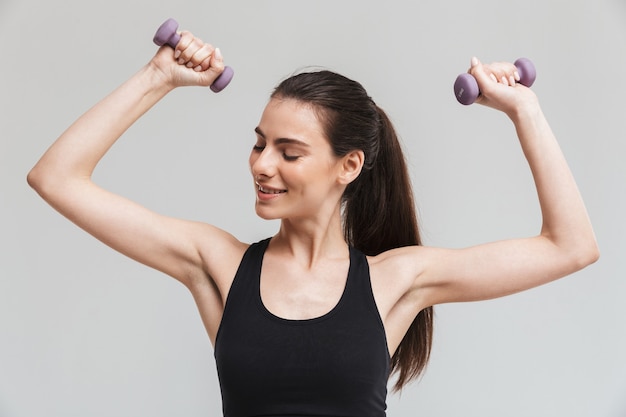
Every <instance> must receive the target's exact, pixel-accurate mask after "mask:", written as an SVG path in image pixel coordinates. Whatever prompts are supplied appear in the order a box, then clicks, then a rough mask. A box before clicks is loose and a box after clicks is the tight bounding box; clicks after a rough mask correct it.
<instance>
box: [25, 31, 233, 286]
mask: <svg viewBox="0 0 626 417" xmlns="http://www.w3.org/2000/svg"><path fill="white" fill-rule="evenodd" d="M223 68H224V65H223V62H222V57H221V54H220V52H219V50H215V49H214V48H213V47H212V46H211V45H208V44H205V43H203V42H202V41H201V40H199V39H197V38H195V37H193V35H191V34H190V33H188V32H184V33H183V34H182V37H181V41H180V42H179V44H178V47H177V49H176V52H174V51H172V50H171V49H170V48H167V47H163V48H161V49H160V50H159V51H158V52H157V54H156V55H155V57H154V58H153V59H152V60H151V61H150V62H149V63H148V64H147V65H146V66H145V67H143V68H142V69H141V70H140V71H139V72H137V73H136V74H135V75H134V76H132V77H131V78H130V79H129V80H128V81H126V82H125V83H124V84H122V85H121V86H120V87H118V88H117V89H116V90H115V91H113V92H112V93H111V94H110V95H108V96H107V97H106V98H104V99H103V100H102V101H100V102H99V103H98V104H96V105H95V106H94V107H93V108H91V109H90V110H88V111H87V112H86V113H85V114H84V115H82V116H81V117H80V118H79V119H78V120H76V122H74V124H72V125H71V126H70V127H69V128H68V129H67V130H66V131H65V132H64V133H63V134H62V135H61V136H60V137H59V138H58V139H57V140H56V141H55V142H54V143H53V145H52V146H51V147H50V148H49V149H48V150H47V151H46V153H45V154H44V155H43V156H42V157H41V159H40V160H39V161H38V162H37V164H36V165H35V166H34V167H33V169H32V170H31V171H30V173H29V174H28V183H29V184H30V185H31V186H32V187H33V188H34V189H35V190H36V191H37V192H38V193H39V194H40V195H41V196H42V197H43V198H44V199H45V200H46V201H47V202H48V203H49V204H50V205H51V206H53V207H54V208H55V209H56V210H58V211H59V212H60V213H61V214H63V215H64V216H65V217H67V218H68V219H69V220H71V221H72V222H74V223H76V224H77V225H78V226H79V227H81V228H83V229H84V230H86V231H87V232H89V233H90V234H92V235H93V236H95V237H96V238H98V239H99V240H101V241H102V242H104V243H106V244H107V245H109V246H111V247H112V248H114V249H116V250H118V251H119V252H121V253H123V254H125V255H127V256H129V257H131V258H133V259H136V260H138V261H140V262H142V263H144V264H146V265H148V266H151V267H153V268H155V269H158V270H160V271H163V272H165V273H166V274H169V275H171V276H173V277H175V278H176V279H178V280H180V281H181V282H183V283H184V284H185V285H188V286H189V285H190V284H191V283H192V279H193V277H200V276H202V275H203V274H204V276H205V277H206V275H210V274H212V273H213V272H215V273H216V274H219V271H211V270H210V269H211V267H210V265H209V266H207V262H206V256H207V253H206V251H204V250H203V248H210V247H213V248H224V247H226V246H228V245H229V244H230V245H233V246H237V245H238V242H237V241H235V239H234V238H232V236H230V235H228V234H227V233H225V232H222V231H220V230H218V229H217V228H214V227H211V226H209V225H204V224H199V223H195V222H189V221H183V220H178V219H173V218H169V217H165V216H161V215H158V214H156V213H154V212H152V211H150V210H147V209H146V208H144V207H141V206H140V205H138V204H136V203H134V202H132V201H130V200H127V199H126V198H123V197H121V196H118V195H115V194H113V193H111V192H108V191H106V190H104V189H102V188H100V187H98V186H97V185H96V184H94V183H93V182H92V180H91V175H92V172H93V170H94V168H95V167H96V165H97V164H98V162H99V161H100V159H101V158H102V157H103V156H104V154H105V153H106V152H107V151H108V150H109V148H110V147H111V146H112V145H113V144H114V143H115V142H116V141H117V139H118V138H119V137H120V136H121V135H122V134H123V133H124V132H125V131H126V130H127V129H128V128H129V127H130V126H131V125H132V124H133V123H134V122H135V121H137V120H138V119H139V118H140V117H141V116H142V115H143V114H144V113H145V112H146V111H148V110H149V109H150V108H151V107H152V106H154V105H155V104H156V103H157V102H158V101H159V100H160V99H161V98H163V97H164V96H165V95H166V94H167V93H168V92H170V91H171V90H172V89H174V88H176V87H180V86H193V85H197V86H209V85H211V83H212V82H213V81H214V80H215V79H216V78H217V77H218V76H219V75H220V73H221V72H222V70H223ZM214 243H219V244H215V245H214ZM215 250H219V249H215Z"/></svg>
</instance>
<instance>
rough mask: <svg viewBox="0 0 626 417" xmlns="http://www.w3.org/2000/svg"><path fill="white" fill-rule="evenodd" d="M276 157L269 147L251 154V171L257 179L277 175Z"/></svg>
mask: <svg viewBox="0 0 626 417" xmlns="http://www.w3.org/2000/svg"><path fill="white" fill-rule="evenodd" d="M275 162H276V161H275V158H274V155H272V152H271V150H270V149H268V148H267V147H266V148H264V149H262V150H258V151H257V150H253V151H252V153H251V154H250V171H251V172H252V176H253V177H254V178H255V179H256V178H271V177H273V176H274V174H275V173H276V163H275Z"/></svg>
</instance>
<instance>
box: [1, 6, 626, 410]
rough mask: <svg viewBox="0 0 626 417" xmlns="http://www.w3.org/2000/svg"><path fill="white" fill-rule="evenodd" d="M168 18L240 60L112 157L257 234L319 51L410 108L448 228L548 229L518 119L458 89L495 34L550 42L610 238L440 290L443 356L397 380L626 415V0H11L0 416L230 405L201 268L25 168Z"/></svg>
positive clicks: (424, 218)
mask: <svg viewBox="0 0 626 417" xmlns="http://www.w3.org/2000/svg"><path fill="white" fill-rule="evenodd" d="M170 16H171V17H175V18H176V19H177V20H178V21H179V22H181V25H182V26H183V27H185V28H189V29H190V30H192V31H193V32H195V33H196V34H198V35H199V36H200V37H202V38H203V39H205V40H208V41H211V42H212V43H214V44H216V45H218V46H220V47H221V48H222V51H223V53H224V55H225V57H226V60H227V61H228V63H229V64H230V65H232V66H233V67H234V68H235V70H236V78H235V80H234V81H233V83H232V85H231V86H229V87H228V89H227V90H225V91H224V92H222V93H221V94H219V95H215V94H213V93H211V92H209V91H208V90H206V91H205V90H203V89H199V88H189V89H182V90H178V91H175V92H174V93H173V94H171V95H170V96H168V97H167V98H166V99H165V100H164V101H162V102H161V103H159V104H158V105H157V107H156V108H154V109H153V111H151V112H150V113H149V114H148V115H147V116H146V117H145V118H143V119H142V120H141V121H140V122H139V123H137V124H136V125H135V126H134V127H133V128H132V129H130V131H129V132H128V133H127V134H126V136H125V137H124V138H123V139H122V140H121V141H120V142H118V144H116V146H115V147H114V148H113V149H112V150H111V152H110V154H108V155H107V156H106V157H105V159H104V160H103V162H102V164H101V166H100V167H99V168H98V170H97V172H96V174H95V179H96V180H97V181H98V182H99V183H101V184H102V185H104V186H105V187H107V188H109V189H111V190H114V191H116V192H118V193H121V194H124V195H126V196H129V197H131V198H132V199H134V200H136V201H138V202H140V203H142V204H144V205H146V206H148V207H150V208H152V209H154V210H156V211H159V212H161V213H165V214H169V215H173V216H179V217H184V218H189V219H197V220H203V221H207V222H212V223H214V224H216V225H218V226H220V227H223V228H225V229H227V230H229V231H231V232H233V233H234V234H235V235H236V236H237V237H239V238H240V239H241V240H244V241H249V242H251V241H255V240H258V239H261V238H263V237H265V236H268V235H270V234H272V233H273V232H274V231H275V230H276V227H277V224H276V223H275V222H264V221H262V220H260V219H258V218H257V217H256V216H255V214H254V211H253V201H254V195H253V193H252V190H251V187H250V178H249V173H248V167H247V156H248V152H249V149H250V147H251V146H252V144H253V141H254V134H253V128H254V127H255V126H256V123H257V122H258V119H259V116H260V113H261V111H262V109H263V106H264V104H265V102H266V100H267V96H268V94H269V92H270V91H271V89H272V87H273V86H274V85H275V84H276V83H277V82H278V81H279V80H280V79H282V78H283V77H285V76H287V75H289V74H290V73H291V72H293V71H294V70H296V69H298V68H301V67H304V66H310V65H315V66H322V67H325V68H330V69H333V70H336V71H339V72H341V73H343V74H345V75H347V76H350V77H353V78H355V79H357V80H359V81H360V82H362V83H363V84H364V85H365V87H366V88H367V89H368V90H369V92H370V94H371V95H372V96H373V97H374V99H375V100H376V101H377V103H378V104H379V105H381V106H382V107H383V108H385V109H386V110H387V111H388V113H389V114H390V115H391V117H392V119H393V120H394V122H395V123H396V126H397V128H398V131H399V133H400V135H401V136H402V139H403V143H404V145H405V148H406V152H407V156H408V157H409V159H410V169H411V175H412V178H413V181H414V186H415V194H416V200H417V205H418V208H419V213H420V217H421V224H422V230H423V234H424V240H425V243H426V244H429V245H439V246H449V247H460V246H466V245H471V244H476V243H482V242H485V241H491V240H495V239H501V238H506V237H515V236H526V235H530V234H534V233H536V232H537V231H538V228H539V226H540V220H539V211H538V207H537V203H536V199H535V195H534V189H533V185H532V181H531V178H530V174H529V172H528V169H527V166H526V164H525V161H524V159H523V157H522V154H521V151H520V149H519V146H518V144H517V141H516V138H515V136H514V132H513V129H512V126H511V124H510V122H509V121H508V120H507V119H506V117H504V116H503V115H502V114H499V113H496V112H494V111H492V110H489V109H486V108H481V107H478V106H472V107H463V106H461V105H459V104H457V103H456V101H455V100H454V97H453V95H452V91H451V90H452V88H451V85H452V82H453V80H454V78H455V77H456V76H457V75H458V73H460V72H464V71H465V70H466V69H467V67H468V65H469V60H470V58H471V56H473V55H477V56H478V57H480V58H481V59H482V60H483V61H493V60H515V59H516V58H518V57H520V56H527V57H529V58H532V60H533V61H534V62H535V64H536V66H537V68H538V74H539V75H538V79H537V82H536V84H535V86H534V87H533V88H534V89H535V91H536V92H537V93H538V95H539V96H540V98H541V100H542V105H543V108H544V112H545V113H546V115H547V116H548V119H549V120H550V122H551V124H552V127H553V129H554V131H555V132H556V134H557V136H558V137H559V139H560V142H561V144H562V147H563V150H564V152H565V154H566V156H567V157H568V159H569V161H570V163H571V168H572V170H573V172H574V174H575V176H576V177H577V179H578V181H579V185H580V188H581V191H582V193H583V195H584V197H585V199H586V202H587V205H588V209H589V213H590V216H591V218H592V220H593V223H594V225H595V230H596V233H597V237H598V240H599V243H600V247H601V250H602V258H601V259H600V261H599V262H598V263H596V264H594V265H593V266H591V267H589V268H588V269H585V270H583V271H581V272H579V273H576V274H574V275H572V276H570V277H569V278H566V279H564V280H560V281H557V282H555V283H552V284H549V285H546V286H543V287H540V288H537V289H533V290H531V291H528V292H526V293H522V294H518V295H514V296H510V297H506V298H504V299H499V300H493V301H488V302H482V303H471V304H454V305H444V306H440V307H438V308H437V317H436V334H435V344H434V351H433V355H432V361H431V363H430V366H429V368H428V370H427V372H426V374H425V376H424V377H423V379H422V380H421V381H420V382H418V383H414V384H413V385H411V386H410V387H408V388H406V389H405V390H404V392H403V393H402V395H394V396H391V397H390V398H389V415H390V416H429V417H435V416H445V417H450V416H464V417H471V416H481V417H484V416H535V417H541V416H569V417H582V416H594V417H624V416H625V415H626V360H625V353H624V352H626V329H625V324H626V319H625V317H626V303H624V302H623V298H624V295H625V291H624V290H625V289H626V283H625V280H624V278H625V277H626V273H625V272H626V260H625V258H626V256H625V255H626V253H625V249H626V244H625V243H624V236H625V235H626V227H625V221H624V213H626V202H625V200H626V196H625V185H624V183H625V179H626V168H625V167H624V163H623V162H622V161H623V158H624V153H625V151H626V146H625V145H624V139H625V137H624V127H623V124H624V115H625V112H624V110H625V107H626V106H625V105H624V99H625V98H626V87H625V83H624V73H625V71H624V69H625V68H626V46H625V45H626V37H625V35H626V3H625V2H624V0H598V1H591V0H589V1H580V0H576V1H571V0H568V1H565V0H563V1H545V0H528V1H524V2H507V1H495V0H479V1H473V2H471V1H456V2H450V1H434V0H430V1H428V0H425V1H419V2H417V1H415V2H408V1H401V2H400V1H387V2H384V3H383V2H374V1H370V0H367V1H363V0H360V1H356V0H350V1H341V0H332V1H328V0H322V1H319V0H318V1H309V2H300V1H250V2H238V1H228V2H227V1H222V2H209V1H199V0H193V1H192V0H186V1H182V0H181V1H170V2H164V1H159V2H155V1H154V0H141V1H132V0H125V1H119V0H109V1H106V2H104V1H102V2H89V1H84V0H81V1H78V0H67V1H64V2H54V1H48V0H2V2H0V39H2V42H3V48H2V51H3V52H2V58H1V60H2V65H1V66H0V72H1V77H0V83H1V90H0V132H1V134H0V416H2V417H35V416H50V417H52V416H54V417H56V416H59V417H60V416H62V417H73V416H76V417H79V416H80V417H85V416H91V417H96V416H107V417H110V416H140V417H141V416H151V417H157V416H188V417H191V416H213V415H218V414H219V413H220V410H221V403H220V394H219V387H218V383H217V378H216V374H215V367H214V363H213V356H212V348H211V346H210V343H209V340H208V337H207V336H206V334H205V332H204V329H203V327H202V325H201V322H200V319H199V317H198V314H197V312H196V310H195V306H194V303H193V301H192V299H191V297H190V296H189V294H188V293H187V292H186V290H185V289H184V288H183V287H182V286H181V285H180V284H178V283H177V282H175V281H174V280H172V279H169V278H167V277H166V276H164V275H163V274H160V273H158V272H155V271H153V270H150V269H148V268H146V267H144V266H142V265H139V264H136V263H134V262H132V261H130V260H128V259H126V258H124V257H123V256H120V255H119V254H117V253H115V252H113V251H112V250H110V249H109V248H107V247H105V246H104V245H102V244H100V243H99V242H97V241H96V240H94V239H93V238H91V237H90V236H88V235H87V234H86V233H84V232H83V231H81V230H79V229H78V228H76V227H75V226H74V225H73V224H71V223H69V222H68V221H67V220H65V219H64V218H62V217H61V216H59V215H58V214H57V213H56V212H54V211H53V210H52V209H50V208H49V207H48V206H47V205H46V204H45V203H44V202H43V201H42V200H40V199H39V198H38V197H37V196H36V194H35V193H34V192H33V191H31V190H30V189H29V188H28V186H27V184H26V181H25V176H26V173H27V172H28V170H29V169H30V167H31V166H32V165H33V164H34V163H35V162H36V160H37V159H38V158H39V156H40V155H41V154H42V153H43V152H44V150H45V149H46V148H47V147H48V146H49V145H50V144H51V143H52V141H53V140H54V139H55V138H56V137H57V136H58V135H59V134H60V133H61V132H62V131H63V130H64V129H65V128H66V127H67V126H68V125H69V124H70V123H71V122H72V121H73V120H74V119H75V118H76V117H78V116H79V115H80V114H81V113H82V112H84V111H85V110H86V109H87V108H88V107H90V106H91V105H92V104H94V103H95V102H96V101H97V100H99V99H100V98H102V97H103V96H104V95H105V94H107V93H108V92H109V91H111V90H112V89H113V88H114V87H116V86H117V85H118V84H120V83H121V82H123V81H124V80H125V79H126V78H128V77H129V76H130V75H132V74H133V73H134V72H135V71H136V70H138V69H139V68H140V67H141V66H142V65H143V64H144V63H145V62H147V61H148V60H149V58H150V57H151V56H152V54H153V53H154V50H155V48H154V46H153V45H152V44H151V38H152V35H153V34H154V31H155V29H156V27H158V25H159V24H160V23H161V22H162V21H163V20H165V18H167V17H170Z"/></svg>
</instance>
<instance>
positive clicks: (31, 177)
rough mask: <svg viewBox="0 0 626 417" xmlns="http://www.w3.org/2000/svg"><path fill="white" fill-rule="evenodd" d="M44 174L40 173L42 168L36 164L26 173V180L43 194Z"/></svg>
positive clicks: (31, 186)
mask: <svg viewBox="0 0 626 417" xmlns="http://www.w3.org/2000/svg"><path fill="white" fill-rule="evenodd" d="M43 177H44V176H43V175H42V174H41V173H40V170H39V169H38V168H37V166H36V165H35V167H34V168H32V169H31V170H30V171H29V172H28V174H27V175H26V182H27V183H28V185H29V186H30V188H32V189H33V190H35V191H37V193H39V194H41V191H40V190H41V189H42V187H43Z"/></svg>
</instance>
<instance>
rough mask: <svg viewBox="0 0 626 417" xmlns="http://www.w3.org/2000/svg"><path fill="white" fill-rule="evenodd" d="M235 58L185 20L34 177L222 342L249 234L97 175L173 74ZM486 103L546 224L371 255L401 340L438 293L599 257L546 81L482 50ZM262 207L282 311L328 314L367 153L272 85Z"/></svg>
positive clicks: (210, 70) (510, 283)
mask: <svg viewBox="0 0 626 417" xmlns="http://www.w3.org/2000/svg"><path fill="white" fill-rule="evenodd" d="M223 68H224V64H223V60H222V56H221V53H220V51H219V50H217V49H215V48H213V46H211V45H209V44H206V43H204V42H203V41H202V40H200V39H197V38H195V37H194V36H193V35H192V34H191V33H189V32H182V33H181V41H180V42H179V44H178V46H177V48H176V50H175V51H174V52H172V50H171V49H169V48H161V49H160V50H159V51H158V53H157V54H156V55H155V57H154V58H153V59H152V60H151V61H150V62H149V63H148V64H147V65H146V66H145V67H144V68H142V69H141V70H140V71H139V72H137V73H136V74H135V75H134V76H132V77H131V78H130V79H129V80H128V81H126V82H125V83H124V84H122V85H121V86H120V87H118V88H117V89H116V90H115V91H114V92H112V93H111V94H110V95H109V96H107V97H106V98H104V99H103V100H102V101H100V102H99V103H97V104H96V105H95V106H94V107H93V108H91V109H90V110H88V111H87V112H86V113H85V114H84V115H83V116H81V117H80V118H79V119H78V120H77V121H76V122H75V123H74V124H72V125H71V126H70V127H69V128H68V129H67V130H66V131H65V132H64V133H63V134H62V135H61V136H60V137H59V138H58V139H57V140H56V141H55V142H54V143H53V145H52V146H51V147H50V148H49V149H48V151H47V152H46V153H45V154H44V155H43V156H42V158H41V159H40V160H39V162H38V163H37V164H36V165H35V167H33V169H32V170H31V172H30V173H29V175H28V182H29V184H30V185H31V186H32V187H33V188H34V189H35V190H36V191H37V192H38V193H39V194H40V195H41V196H42V197H43V198H44V199H45V200H46V201H47V202H48V203H49V204H50V205H51V206H53V207H54V208H55V209H56V210H58V211H59V212H60V213H61V214H63V215H64V216H65V217H67V218H68V219H70V220H71V221H73V222H74V223H76V224H77V225H78V226H80V227H81V228H83V229H84V230H86V231H87V232H89V233H91V234H92V235H93V236H95V237H96V238H98V239H99V240H101V241H102V242H104V243H105V244H107V245H109V246H110V247H112V248H114V249H115V250H117V251H119V252H121V253H122V254H124V255H126V256H129V257H131V258H133V259H135V260H137V261H138V262H141V263H143V264H145V265H148V266H150V267H152V268H155V269H157V270H159V271H162V272H164V273H166V274H168V275H170V276H172V277H173V278H175V279H177V280H178V281H180V282H181V283H182V284H183V285H185V286H186V287H187V288H188V289H189V290H190V292H191V293H192V294H193V297H194V299H195V301H196V304H197V306H198V309H199V312H200V315H201V317H202V320H203V322H204V324H205V327H206V329H207V332H208V335H209V337H210V339H211V341H212V342H214V341H215V336H216V333H217V330H218V327H219V323H220V319H221V316H222V311H223V307H224V303H225V300H226V297H227V296H228V291H229V288H230V285H231V283H232V279H233V277H234V275H235V272H236V270H237V267H238V265H239V262H240V260H241V257H242V255H243V253H244V251H245V250H246V248H247V247H248V243H244V242H240V241H239V240H238V239H236V238H235V237H234V236H232V235H231V234H229V233H228V232H226V231H224V230H221V229H218V228H216V227H215V226H212V225H210V224H206V223H200V222H191V221H186V220H181V219H175V218H170V217H166V216H162V215H160V214H157V213H154V212H152V211H150V210H149V209H147V208H145V207H142V206H140V205H138V204H136V203H134V202H132V201H130V200H127V199H126V198H123V197H121V196H118V195H115V194H113V193H110V192H108V191H106V190H104V189H102V188H100V187H99V186H98V185H97V184H95V183H94V182H93V181H92V180H91V174H92V172H93V170H94V168H95V167H96V165H97V164H98V162H99V161H100V159H101V158H102V157H103V156H104V155H105V153H106V152H107V151H108V149H109V148H110V147H111V146H112V145H113V144H114V143H115V141H116V140H118V138H120V137H121V136H122V134H123V133H124V132H125V131H126V130H127V129H128V128H129V127H130V126H131V125H132V124H133V123H134V122H135V121H136V120H138V119H139V118H140V117H141V116H142V115H143V114H144V113H145V112H146V111H148V110H149V109H150V108H151V107H152V106H154V105H155V104H156V103H157V102H158V101H159V100H161V99H162V98H163V97H164V96H165V95H167V94H168V93H169V92H170V91H172V90H173V89H175V88H178V87H182V86H209V85H211V83H212V82H213V81H214V80H215V79H216V78H217V76H219V74H220V73H221V72H222V70H223ZM469 72H470V73H471V74H472V75H473V76H474V77H475V78H476V80H477V82H478V84H479V87H480V90H481V92H482V96H481V97H480V98H479V99H478V101H477V103H479V104H483V105H485V106H488V107H491V108H494V109H496V110H498V111H501V112H503V113H505V114H506V115H507V116H508V117H509V118H510V120H511V121H512V123H513V124H514V126H515V129H516V132H517V135H518V139H519V142H520V145H521V148H522V151H523V153H524V155H525V157H526V159H527V160H528V164H529V166H530V168H531V171H532V174H533V177H534V181H535V185H536V188H537V195H538V199H539V203H540V206H541V212H542V228H541V231H540V233H539V234H537V235H536V236H531V237H528V238H523V239H511V240H504V241H499V242H493V243H488V244H483V245H478V246H473V247H468V248H465V249H445V248H432V247H425V246H413V247H405V248H400V249H394V250H390V251H388V252H384V253H381V254H380V255H378V256H374V257H369V258H368V261H369V263H370V271H371V278H372V288H373V291H374V296H375V300H376V303H377V306H378V309H379V312H380V315H381V317H382V319H383V323H384V325H385V329H386V332H387V338H388V345H389V349H390V354H393V352H394V351H395V349H396V348H397V346H398V344H399V343H400V341H401V339H402V337H403V335H404V334H405V332H406V330H407V329H408V327H409V325H410V323H411V321H412V320H413V318H414V317H415V315H416V314H417V313H418V312H419V311H421V310H422V309H423V308H425V307H428V306H432V305H435V304H440V303H447V302H460V301H476V300H485V299H490V298H494V297H501V296H504V295H508V294H512V293H515V292H519V291H523V290H526V289H529V288H532V287H535V286H538V285H542V284H545V283H547V282H550V281H552V280H555V279H557V278H560V277H563V276H566V275H568V274H570V273H572V272H575V271H577V270H579V269H581V268H583V267H585V266H586V265H589V264H590V263H592V262H594V261H596V260H597V258H598V256H599V253H598V248H597V245H596V241H595V237H594V233H593V230H592V227H591V224H590V222H589V219H588V216H587V213H586V210H585V207H584V203H583V201H582V198H581V196H580V194H579V192H578V189H577V186H576V184H575V182H574V179H573V177H572V175H571V172H570V170H569V168H568V166H567V163H566V161H565V159H564V157H563V154H562V153H561V150H560V148H559V146H558V143H557V141H556V139H555V137H554V135H553V133H552V131H551V129H550V127H549V125H548V123H547V121H546V119H545V117H544V115H543V113H542V111H541V108H540V105H539V102H538V100H537V97H536V96H535V94H534V93H533V92H532V91H531V90H530V89H528V88H526V87H524V86H522V85H520V84H517V83H516V81H517V80H518V79H519V77H518V76H517V75H516V73H515V67H514V66H513V64H510V63H494V64H489V65H483V64H482V63H480V62H479V61H478V60H476V59H474V60H473V61H472V64H471V67H470V69H469ZM249 161H250V171H251V177H252V178H251V183H252V184H253V185H254V192H255V193H257V200H256V204H255V208H256V212H257V214H258V215H259V216H260V217H262V218H264V219H281V225H280V229H279V231H278V233H277V234H276V235H275V236H274V237H273V238H272V241H271V243H270V245H269V247H268V250H267V253H266V257H265V260H264V265H263V271H262V275H261V296H262V299H263V302H264V304H265V305H266V307H267V308H268V309H269V310H270V311H271V312H273V313H274V314H276V315H278V316H281V317H285V318H291V319H304V318H311V317H316V316H320V315H322V314H324V313H326V312H327V311H329V310H331V309H332V308H333V307H334V305H335V304H336V303H337V301H338V300H339V298H340V296H341V293H342V291H343V288H344V285H345V281H346V276H347V270H348V265H349V257H348V246H347V244H346V242H345V240H344V238H343V234H342V230H341V216H340V198H341V195H342V193H343V191H344V190H345V187H346V186H347V185H348V184H349V183H350V182H351V181H353V180H354V179H355V178H357V177H358V175H359V173H360V171H361V169H362V166H363V153H362V152H360V151H354V152H352V153H349V154H348V155H346V156H344V157H341V158H338V157H336V156H334V155H333V153H332V151H331V148H330V145H329V142H328V140H327V138H326V137H325V136H324V133H323V128H322V125H321V124H320V121H319V120H318V119H317V116H316V113H315V111H314V109H312V108H310V107H309V106H307V105H303V104H302V103H299V102H297V101H294V100H279V99H272V100H270V102H269V103H268V105H267V106H266V108H265V111H264V112H263V114H262V116H261V119H260V121H259V123H258V127H257V129H256V140H255V142H254V144H253V147H252V150H251V153H250V159H249Z"/></svg>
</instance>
